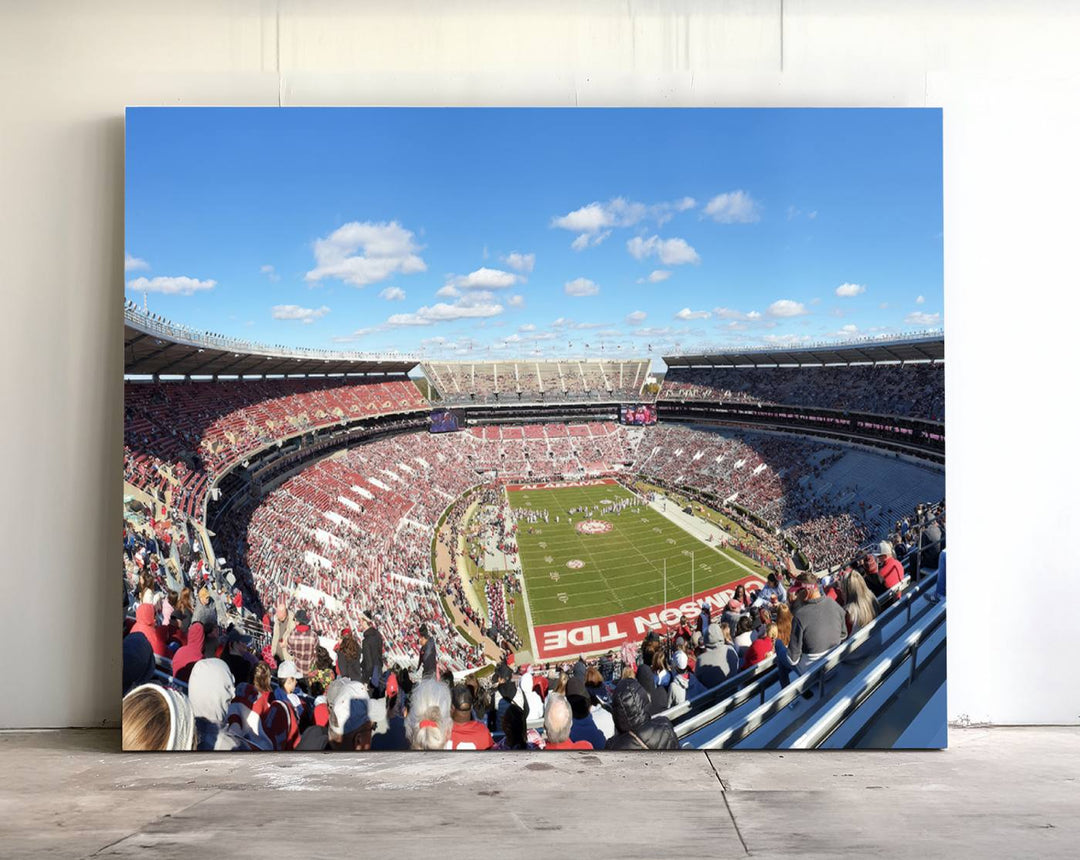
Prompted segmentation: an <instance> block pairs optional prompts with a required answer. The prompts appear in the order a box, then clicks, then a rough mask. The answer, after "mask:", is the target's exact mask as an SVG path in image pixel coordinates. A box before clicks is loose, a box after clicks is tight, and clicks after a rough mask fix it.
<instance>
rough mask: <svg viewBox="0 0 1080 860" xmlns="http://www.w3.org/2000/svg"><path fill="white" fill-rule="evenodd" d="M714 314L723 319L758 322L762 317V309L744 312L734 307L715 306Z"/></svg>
mask: <svg viewBox="0 0 1080 860" xmlns="http://www.w3.org/2000/svg"><path fill="white" fill-rule="evenodd" d="M712 312H713V316H714V317H716V318H717V319H722V320H737V321H741V322H746V321H748V322H756V321H757V320H759V319H761V312H760V311H750V312H749V313H743V312H742V311H737V310H734V309H733V308H713V311H712Z"/></svg>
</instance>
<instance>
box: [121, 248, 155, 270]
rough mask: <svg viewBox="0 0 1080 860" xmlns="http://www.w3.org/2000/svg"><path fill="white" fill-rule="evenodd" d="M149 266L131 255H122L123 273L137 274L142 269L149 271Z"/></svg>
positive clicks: (144, 261)
mask: <svg viewBox="0 0 1080 860" xmlns="http://www.w3.org/2000/svg"><path fill="white" fill-rule="evenodd" d="M149 268H150V264H149V263H148V262H146V260H142V259H140V258H139V257H133V256H131V254H128V253H125V254H124V271H125V272H139V271H142V270H143V269H149Z"/></svg>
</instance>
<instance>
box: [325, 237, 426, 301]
mask: <svg viewBox="0 0 1080 860" xmlns="http://www.w3.org/2000/svg"><path fill="white" fill-rule="evenodd" d="M313 248H314V252H315V268H314V269H312V270H311V271H309V272H308V273H307V274H306V275H305V276H304V277H305V280H307V282H308V283H309V284H315V283H318V282H319V281H321V280H323V279H324V278H336V279H338V280H340V281H343V282H345V283H346V284H352V285H353V286H356V287H365V286H367V285H368V284H374V283H377V282H379V281H383V280H386V279H387V278H388V277H390V276H391V275H393V274H395V273H400V274H403V275H411V274H415V273H416V272H425V271H427V265H426V264H425V263H424V261H423V260H422V259H421V258H420V256H419V254H418V252H419V251H420V246H419V245H417V244H416V242H415V240H414V237H413V233H412V231H411V230H406V229H405V228H404V227H402V226H401V225H400V224H398V223H397V222H396V221H390V222H389V223H385V222H383V223H375V222H371V221H365V222H363V223H361V222H358V221H351V222H349V223H348V224H343V225H342V226H341V227H338V229H337V230H335V231H334V232H333V233H331V234H330V235H329V236H327V237H326V238H325V239H316V240H315V243H314V246H313Z"/></svg>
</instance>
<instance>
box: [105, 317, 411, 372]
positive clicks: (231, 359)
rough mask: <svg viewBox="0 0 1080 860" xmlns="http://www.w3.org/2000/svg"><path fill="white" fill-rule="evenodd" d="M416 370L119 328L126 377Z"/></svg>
mask: <svg viewBox="0 0 1080 860" xmlns="http://www.w3.org/2000/svg"><path fill="white" fill-rule="evenodd" d="M415 366H416V361H415V360H413V359H407V358H389V357H388V358H380V357H375V356H371V357H368V356H363V355H360V354H356V355H350V354H349V353H330V352H327V353H322V352H319V351H317V350H295V351H290V350H286V349H283V350H281V351H280V352H277V351H271V350H269V349H267V350H265V351H263V350H259V349H257V348H255V349H246V350H245V349H235V348H234V349H229V348H226V347H225V346H222V347H215V346H214V345H212V344H211V343H210V342H208V341H203V342H202V343H201V344H200V343H198V342H188V341H186V340H185V339H184V338H182V337H176V336H170V335H169V334H166V333H164V332H158V331H153V330H147V328H144V327H142V326H140V325H137V324H135V323H133V322H132V321H131V320H130V319H125V323H124V373H125V375H130V376H143V375H145V376H151V375H153V376H277V375H285V376H294V375H304V376H306V375H312V374H318V375H322V374H341V373H355V374H387V373H392V374H402V373H407V372H408V371H409V370H411V369H412V368H413V367H415Z"/></svg>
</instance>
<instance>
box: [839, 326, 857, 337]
mask: <svg viewBox="0 0 1080 860" xmlns="http://www.w3.org/2000/svg"><path fill="white" fill-rule="evenodd" d="M858 333H859V327H858V326H857V325H851V324H848V325H844V326H840V331H838V332H837V334H838V335H840V336H841V337H854V336H855V335H857V334H858Z"/></svg>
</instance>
